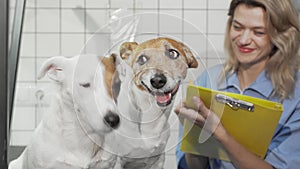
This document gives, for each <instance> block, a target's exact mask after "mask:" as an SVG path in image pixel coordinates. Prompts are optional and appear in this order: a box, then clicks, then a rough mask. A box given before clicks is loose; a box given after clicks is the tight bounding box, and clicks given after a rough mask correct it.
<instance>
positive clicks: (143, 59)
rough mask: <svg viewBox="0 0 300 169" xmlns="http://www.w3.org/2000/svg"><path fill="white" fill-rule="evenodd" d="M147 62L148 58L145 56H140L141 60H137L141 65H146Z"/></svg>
mask: <svg viewBox="0 0 300 169" xmlns="http://www.w3.org/2000/svg"><path fill="white" fill-rule="evenodd" d="M147 61H148V58H147V56H145V55H141V56H139V58H138V60H137V62H138V63H139V64H140V65H143V64H145V63H146V62H147Z"/></svg>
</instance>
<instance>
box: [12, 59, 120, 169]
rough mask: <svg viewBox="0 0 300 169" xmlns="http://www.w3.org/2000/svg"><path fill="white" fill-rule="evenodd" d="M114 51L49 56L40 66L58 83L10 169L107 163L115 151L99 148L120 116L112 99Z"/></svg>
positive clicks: (93, 167) (75, 168)
mask: <svg viewBox="0 0 300 169" xmlns="http://www.w3.org/2000/svg"><path fill="white" fill-rule="evenodd" d="M114 61H115V58H114V55H112V56H110V57H102V58H100V57H97V56H94V55H84V56H75V57H73V58H65V57H61V56H58V57H53V58H50V59H48V60H47V61H46V62H45V63H44V64H43V66H42V68H41V71H40V74H39V78H42V77H43V76H44V75H45V74H46V73H47V74H48V77H49V78H50V79H52V80H54V81H55V82H56V84H57V87H58V91H57V98H56V99H55V101H54V103H53V104H51V105H50V111H49V112H47V113H48V114H46V115H45V117H44V118H43V120H42V121H41V123H40V124H39V126H38V127H37V129H36V130H35V132H34V135H33V138H32V140H31V142H30V144H29V145H28V146H27V147H26V149H25V150H24V152H23V153H22V154H21V156H20V157H19V158H18V159H16V160H15V161H12V162H11V163H10V166H9V168H10V169H83V168H86V169H87V168H88V169H99V168H101V169H106V168H107V169H110V168H112V166H114V162H115V159H116V157H115V156H113V155H111V154H109V153H107V152H106V151H104V149H103V147H101V146H102V144H103V143H104V141H105V134H106V133H108V132H110V131H112V129H114V128H117V127H118V125H119V121H120V118H119V116H118V114H117V113H116V112H117V110H116V105H115V102H114V100H113V90H112V85H113V83H112V80H113V75H114V71H115V67H114V65H115V63H114Z"/></svg>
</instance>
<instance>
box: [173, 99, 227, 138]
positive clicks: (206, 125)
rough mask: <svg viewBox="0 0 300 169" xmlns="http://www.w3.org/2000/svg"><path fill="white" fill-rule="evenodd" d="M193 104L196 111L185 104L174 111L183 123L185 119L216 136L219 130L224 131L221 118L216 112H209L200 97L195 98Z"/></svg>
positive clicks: (179, 105) (181, 104)
mask: <svg viewBox="0 0 300 169" xmlns="http://www.w3.org/2000/svg"><path fill="white" fill-rule="evenodd" d="M193 102H194V104H195V107H196V110H194V109H190V108H187V107H186V105H185V103H184V102H182V103H180V104H178V105H177V106H176V108H175V109H174V111H175V113H176V114H177V115H178V117H179V119H180V121H182V119H183V118H186V119H188V120H189V121H191V122H193V123H195V124H196V125H198V126H199V127H201V128H203V129H204V130H205V131H206V132H208V133H211V134H215V131H216V130H217V129H223V130H224V128H223V126H222V124H221V122H220V118H219V117H218V116H217V115H216V114H215V113H214V112H212V111H211V110H209V109H208V108H207V107H206V106H205V105H204V103H203V102H202V100H201V99H200V98H199V97H196V96H194V97H193Z"/></svg>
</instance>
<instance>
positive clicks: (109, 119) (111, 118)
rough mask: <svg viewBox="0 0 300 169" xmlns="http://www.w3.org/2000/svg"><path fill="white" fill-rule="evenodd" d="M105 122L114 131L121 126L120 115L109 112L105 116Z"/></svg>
mask: <svg viewBox="0 0 300 169" xmlns="http://www.w3.org/2000/svg"><path fill="white" fill-rule="evenodd" d="M104 121H105V122H106V123H107V124H108V125H109V126H110V127H111V128H113V129H115V128H117V127H118V126H119V124H120V117H119V115H118V114H116V113H114V112H112V111H109V112H108V113H107V114H106V115H105V116H104Z"/></svg>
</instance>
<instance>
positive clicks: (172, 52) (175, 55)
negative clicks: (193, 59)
mask: <svg viewBox="0 0 300 169" xmlns="http://www.w3.org/2000/svg"><path fill="white" fill-rule="evenodd" d="M166 55H167V56H168V57H169V58H171V59H177V58H178V57H179V53H178V52H177V51H176V50H174V49H169V50H167V51H166Z"/></svg>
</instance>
